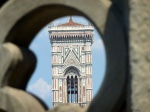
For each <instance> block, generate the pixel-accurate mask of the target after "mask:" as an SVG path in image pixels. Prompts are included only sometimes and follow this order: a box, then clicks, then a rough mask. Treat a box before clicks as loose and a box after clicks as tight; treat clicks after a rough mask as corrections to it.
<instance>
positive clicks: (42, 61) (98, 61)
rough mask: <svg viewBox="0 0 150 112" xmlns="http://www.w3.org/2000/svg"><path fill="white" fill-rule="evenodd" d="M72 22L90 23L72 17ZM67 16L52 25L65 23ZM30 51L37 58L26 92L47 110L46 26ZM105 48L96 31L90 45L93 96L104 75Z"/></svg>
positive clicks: (49, 78)
mask: <svg viewBox="0 0 150 112" xmlns="http://www.w3.org/2000/svg"><path fill="white" fill-rule="evenodd" d="M72 18H73V21H74V22H78V23H81V24H86V25H87V24H88V23H90V22H89V21H88V20H87V19H85V18H83V17H81V16H72ZM68 20H69V16H67V17H62V18H59V19H56V20H54V21H52V23H53V24H54V25H58V24H62V23H66V22H68ZM30 49H31V50H32V51H33V52H34V53H35V55H36V57H37V66H36V69H35V71H34V73H33V75H32V77H31V79H30V81H29V83H28V86H27V91H29V92H31V93H33V94H35V95H36V96H37V97H39V98H41V99H42V100H43V101H44V102H45V103H46V104H47V105H48V107H49V108H51V107H52V91H51V90H52V68H51V67H52V60H51V45H50V40H49V34H48V25H46V26H45V27H44V28H43V29H41V30H40V32H39V33H38V34H37V35H36V37H35V38H34V40H33V41H32V43H31V44H30ZM105 55H106V54H105V47H104V45H103V42H102V40H101V37H100V35H99V33H98V32H97V30H96V29H95V31H94V43H93V45H92V60H93V63H92V64H93V65H92V70H93V74H92V75H93V96H95V95H96V93H97V91H98V89H99V87H100V85H101V84H102V81H103V78H104V75H105V68H106V67H105V66H106V56H105Z"/></svg>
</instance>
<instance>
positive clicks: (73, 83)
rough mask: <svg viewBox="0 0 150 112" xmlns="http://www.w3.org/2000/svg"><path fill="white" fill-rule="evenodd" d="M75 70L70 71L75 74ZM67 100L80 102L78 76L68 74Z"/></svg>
mask: <svg viewBox="0 0 150 112" xmlns="http://www.w3.org/2000/svg"><path fill="white" fill-rule="evenodd" d="M68 73H69V72H68ZM73 73H74V71H72V72H71V71H70V74H73ZM67 102H68V103H78V79H77V76H73V75H71V76H70V77H69V76H67Z"/></svg>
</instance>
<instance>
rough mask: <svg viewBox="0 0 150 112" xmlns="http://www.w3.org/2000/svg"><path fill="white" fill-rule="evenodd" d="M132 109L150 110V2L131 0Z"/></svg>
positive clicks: (139, 111) (142, 111)
mask: <svg viewBox="0 0 150 112" xmlns="http://www.w3.org/2000/svg"><path fill="white" fill-rule="evenodd" d="M130 9H131V11H130V31H129V34H130V40H129V42H130V67H131V110H132V111H133V112H149V111H150V31H149V29H150V2H149V0H142V1H141V0H130Z"/></svg>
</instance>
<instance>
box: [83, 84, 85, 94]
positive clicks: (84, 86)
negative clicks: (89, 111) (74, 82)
mask: <svg viewBox="0 0 150 112" xmlns="http://www.w3.org/2000/svg"><path fill="white" fill-rule="evenodd" d="M83 96H85V86H83Z"/></svg>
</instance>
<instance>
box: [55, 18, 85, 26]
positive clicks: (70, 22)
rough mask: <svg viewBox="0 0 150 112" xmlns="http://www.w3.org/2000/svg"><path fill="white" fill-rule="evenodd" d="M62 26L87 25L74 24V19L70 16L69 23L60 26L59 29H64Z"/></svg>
mask: <svg viewBox="0 0 150 112" xmlns="http://www.w3.org/2000/svg"><path fill="white" fill-rule="evenodd" d="M62 26H85V25H83V24H79V23H76V22H73V20H72V17H71V16H70V18H69V22H67V23H64V24H60V25H58V26H57V27H62Z"/></svg>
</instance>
